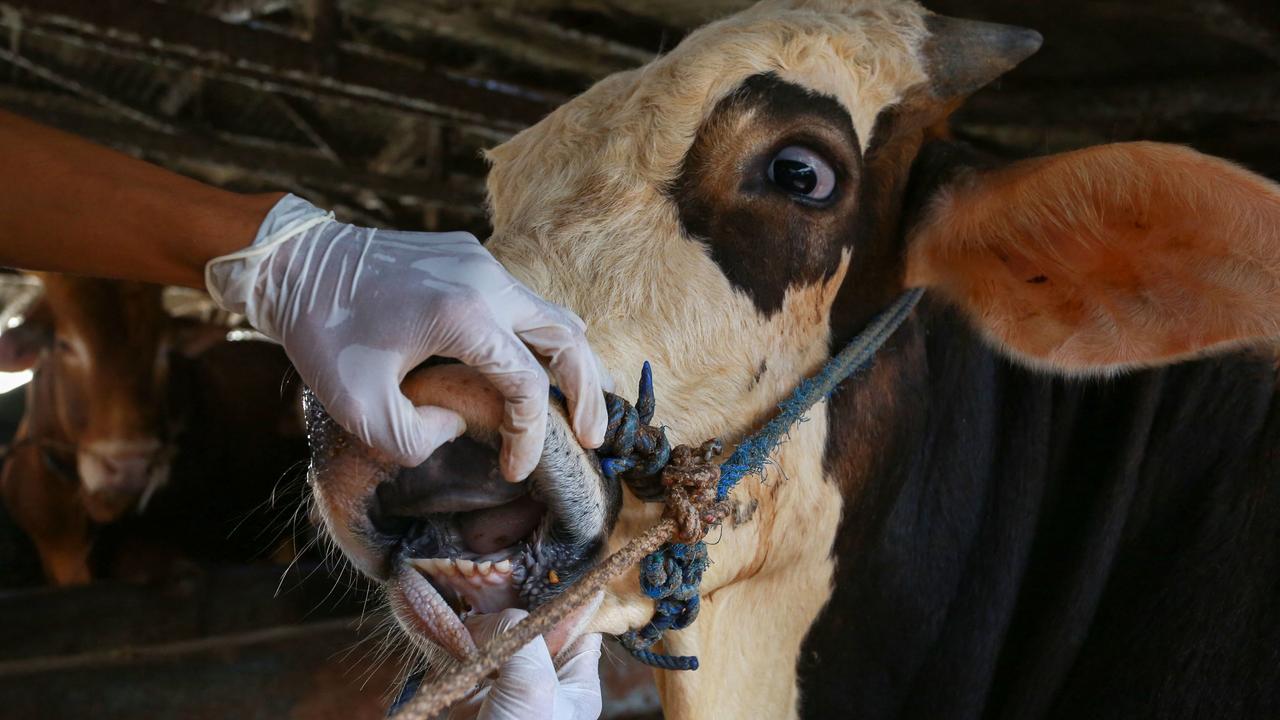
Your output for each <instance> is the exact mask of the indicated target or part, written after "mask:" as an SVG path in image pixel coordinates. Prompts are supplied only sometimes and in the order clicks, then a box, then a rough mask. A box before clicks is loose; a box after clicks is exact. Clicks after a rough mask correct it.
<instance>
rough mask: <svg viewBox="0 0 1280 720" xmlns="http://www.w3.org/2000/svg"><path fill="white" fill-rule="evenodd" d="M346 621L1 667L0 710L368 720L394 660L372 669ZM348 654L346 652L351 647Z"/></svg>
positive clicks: (59, 717) (378, 708)
mask: <svg viewBox="0 0 1280 720" xmlns="http://www.w3.org/2000/svg"><path fill="white" fill-rule="evenodd" d="M361 640H362V634H361V633H360V632H358V631H357V630H355V629H354V624H353V622H352V621H351V620H349V619H343V620H334V621H329V622H325V623H316V624H311V625H305V626H301V627H286V628H272V629H268V630H261V631H256V632H252V633H244V634H240V635H234V636H224V637H218V638H213V639H205V640H198V641H190V642H183V643H173V644H168V645H164V646H158V647H149V648H144V649H138V650H132V651H128V652H101V653H91V654H86V655H77V656H71V657H64V658H41V659H36V660H26V661H10V662H5V663H0V716H2V717H6V718H15V719H16V718H40V719H41V720H63V719H64V718H65V719H66V720H72V719H73V718H74V719H76V720H80V719H82V718H90V717H91V718H94V719H95V720H126V719H128V720H136V719H137V718H147V719H148V720H215V719H216V720H225V719H226V718H235V720H279V719H280V718H290V719H291V720H339V719H340V718H341V719H342V720H366V719H367V720H374V718H380V717H382V716H383V713H384V710H385V707H386V699H385V696H386V695H387V694H388V693H389V692H390V691H391V689H392V688H394V687H395V685H396V680H397V676H398V673H399V666H398V665H399V663H398V662H386V663H382V664H381V665H380V666H377V667H374V666H373V665H372V664H371V663H370V662H369V660H368V659H367V658H366V657H365V655H366V654H367V653H365V652H362V651H361V648H362V647H367V648H368V649H370V650H372V649H374V648H375V646H373V645H367V646H363V645H357V643H360V642H361ZM353 650H354V651H353Z"/></svg>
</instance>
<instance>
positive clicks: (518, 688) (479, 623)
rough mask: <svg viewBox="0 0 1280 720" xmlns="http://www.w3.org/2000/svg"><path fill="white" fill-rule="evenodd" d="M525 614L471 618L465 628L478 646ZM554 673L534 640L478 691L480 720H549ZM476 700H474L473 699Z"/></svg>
mask: <svg viewBox="0 0 1280 720" xmlns="http://www.w3.org/2000/svg"><path fill="white" fill-rule="evenodd" d="M527 616H528V613H527V612H525V611H523V610H517V609H514V608H511V609H507V610H503V611H502V612H500V613H491V614H479V615H472V616H471V617H469V618H467V619H466V621H465V624H466V626H467V630H468V631H469V632H470V633H471V637H472V638H473V639H475V641H476V643H477V644H479V645H482V646H483V645H485V644H487V643H488V642H490V641H492V640H493V638H494V637H496V636H497V635H498V634H500V633H503V632H506V631H507V630H509V629H511V628H512V627H514V626H515V625H516V624H518V623H519V622H520V621H521V620H522V619H523V618H525V617H527ZM556 687H557V683H556V669H555V665H554V664H553V663H552V661H551V653H550V652H548V651H547V644H546V641H544V640H543V639H542V638H541V637H537V638H534V639H533V640H532V641H530V642H529V643H528V644H526V645H525V646H524V647H522V648H520V650H519V651H517V652H516V653H515V654H514V655H512V656H511V658H510V659H508V660H507V661H506V662H504V663H503V664H502V666H501V667H500V668H498V678H497V680H494V681H493V684H492V685H490V686H489V687H488V689H487V690H486V691H482V693H483V699H482V700H481V701H480V711H479V717H480V718H481V719H482V720H508V719H510V720H517V719H519V720H523V719H524V718H551V717H552V713H553V711H554V708H555V705H556ZM477 697H478V696H477Z"/></svg>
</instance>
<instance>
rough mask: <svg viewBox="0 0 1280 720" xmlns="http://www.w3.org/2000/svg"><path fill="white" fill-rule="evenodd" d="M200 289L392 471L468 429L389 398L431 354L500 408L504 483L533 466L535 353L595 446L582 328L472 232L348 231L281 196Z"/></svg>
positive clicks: (437, 411) (594, 378) (589, 357)
mask: <svg viewBox="0 0 1280 720" xmlns="http://www.w3.org/2000/svg"><path fill="white" fill-rule="evenodd" d="M205 281H206V284H207V285H208V287H209V292H210V294H212V295H213V298H214V301H215V302H217V303H218V304H219V305H220V306H222V307H223V308H225V309H227V310H230V311H232V312H237V313H241V314H243V315H244V316H245V317H246V318H248V321H249V323H250V324H252V325H253V326H254V327H255V328H257V329H258V330H260V331H261V332H262V333H264V334H266V335H267V336H268V337H271V338H272V339H274V340H277V341H279V342H280V343H281V344H282V345H284V349H285V352H286V353H288V355H289V359H290V360H292V361H293V364H294V367H296V368H297V370H298V373H299V374H300V375H301V376H302V379H303V381H304V382H306V384H307V385H308V386H309V387H310V388H311V390H312V391H313V392H314V393H315V394H316V397H317V398H318V399H319V400H320V402H321V403H322V404H323V405H324V407H325V409H326V410H328V412H329V414H330V415H331V416H332V417H333V418H334V419H335V420H336V421H338V423H340V424H341V425H342V426H343V427H345V428H346V429H347V430H349V431H351V432H352V433H354V434H355V435H356V436H357V437H359V438H360V439H361V440H362V441H364V442H365V443H367V444H370V445H373V446H375V447H378V448H380V449H382V450H383V451H384V452H386V453H388V454H389V455H390V456H391V457H393V458H394V459H395V460H396V461H397V462H399V463H400V464H402V465H409V466H412V465H417V464H419V463H421V462H422V461H424V460H426V458H427V456H429V455H430V454H431V453H432V452H433V451H435V449H436V448H437V447H439V446H440V445H441V444H443V443H445V442H448V441H449V440H452V439H454V438H456V437H457V436H459V435H460V434H462V432H463V430H464V429H465V425H464V423H463V420H462V418H461V417H460V416H459V415H458V414H457V413H454V412H452V411H450V410H446V409H444V408H438V407H418V408H415V407H414V406H413V404H412V403H411V402H410V401H409V399H408V398H406V397H405V396H404V394H403V393H401V392H400V382H401V380H403V379H404V377H405V375H406V374H408V372H409V371H410V370H412V369H413V368H414V367H415V366H417V365H418V364H419V363H421V362H422V361H423V360H426V359H427V358H428V357H431V356H445V357H451V358H455V359H457V360H460V361H462V362H464V363H466V364H467V365H470V366H472V367H474V368H476V369H477V370H479V371H480V372H482V373H483V374H484V375H485V376H487V377H488V379H489V381H490V382H491V383H492V384H493V385H494V387H496V388H497V389H498V390H499V391H500V392H501V393H502V394H503V395H504V396H505V397H506V400H507V403H506V410H505V412H504V414H503V423H502V428H501V434H502V450H501V453H500V455H499V459H500V466H501V468H502V472H503V475H504V476H506V478H507V479H508V480H512V481H517V480H521V479H523V478H524V477H525V476H526V475H528V474H529V473H530V472H531V471H532V470H533V468H534V467H535V466H536V465H537V463H538V459H539V457H540V456H541V454H542V443H543V437H544V435H545V433H546V417H547V401H548V398H547V393H548V378H547V375H546V372H544V370H543V368H542V366H541V365H540V364H539V363H538V360H537V359H536V358H535V357H534V354H533V352H537V353H538V354H540V355H542V356H544V357H545V358H546V359H547V360H548V364H549V367H550V369H551V372H552V373H553V374H554V376H555V378H556V381H557V382H558V384H559V386H560V388H561V389H562V390H563V391H564V393H565V395H566V396H567V398H568V400H569V407H570V412H571V416H572V421H573V427H574V430H575V432H576V434H577V436H578V441H579V442H581V443H582V444H583V445H584V446H585V447H592V448H594V447H598V446H599V444H600V442H601V441H602V440H603V438H604V429H605V423H606V415H605V407H604V399H603V395H602V394H601V390H600V379H599V368H598V367H597V365H596V361H595V356H594V355H593V354H592V352H591V349H590V348H589V347H588V346H587V341H586V336H585V335H584V334H583V331H584V330H585V326H584V325H583V323H582V321H581V320H580V319H578V317H577V316H576V315H574V314H573V313H571V312H569V311H568V310H565V309H564V308H562V307H560V306H558V305H553V304H551V303H549V302H547V301H545V300H542V299H541V298H539V297H538V296H537V295H534V294H533V292H532V291H530V290H529V289H528V288H526V287H525V286H524V285H522V284H521V283H520V282H519V281H518V280H516V279H515V278H514V277H512V276H511V275H510V274H509V273H508V272H507V271H506V270H505V269H503V267H502V266H501V265H499V264H498V262H497V261H496V260H494V259H493V256H491V255H490V254H489V252H488V251H487V250H485V249H484V247H482V246H481V245H480V243H479V242H477V241H476V239H475V237H473V236H472V235H470V234H469V233H465V232H453V233H410V232H394V231H386V230H373V229H369V228H362V227H356V226H354V225H348V224H346V223H340V222H337V221H335V220H334V219H333V214H332V213H325V212H323V211H321V210H319V209H318V208H316V207H315V206H313V205H311V204H310V203H308V202H306V201H305V200H302V199H301V198H298V197H295V196H293V195H288V196H286V197H285V198H284V199H282V200H281V201H280V202H279V203H277V204H276V206H275V207H274V208H272V210H271V212H270V213H269V214H268V215H267V217H266V219H265V220H263V222H262V226H261V227H260V228H259V230H258V237H257V239H256V240H255V241H254V243H253V245H251V246H249V247H248V248H245V249H244V250H241V251H239V252H235V253H232V254H230V255H224V256H222V257H220V258H215V259H214V260H212V261H211V262H210V263H209V264H208V266H207V267H206V269H205ZM531 349H532V351H533V352H531V351H530V350H531Z"/></svg>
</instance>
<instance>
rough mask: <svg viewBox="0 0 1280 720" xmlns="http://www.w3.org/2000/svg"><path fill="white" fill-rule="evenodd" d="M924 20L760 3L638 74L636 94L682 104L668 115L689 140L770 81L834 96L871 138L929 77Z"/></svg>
mask: <svg viewBox="0 0 1280 720" xmlns="http://www.w3.org/2000/svg"><path fill="white" fill-rule="evenodd" d="M925 15H926V13H925V11H924V10H923V9H922V8H921V7H920V6H919V5H917V4H916V3H914V2H900V1H893V0H861V1H860V0H811V1H797V0H792V1H790V2H762V3H760V4H758V5H756V6H755V7H753V8H751V9H750V10H748V11H746V12H744V13H740V14H739V15H736V16H733V17H731V18H727V19H725V20H722V21H720V22H718V23H713V24H711V25H708V26H707V27H705V28H702V29H701V30H699V31H697V32H695V33H693V34H692V35H690V36H689V38H688V39H687V40H686V41H685V42H683V43H681V45H680V46H679V47H677V48H676V49H675V50H673V51H672V52H671V53H670V54H669V55H667V56H665V57H663V58H661V59H659V60H657V61H655V62H654V63H653V64H652V65H651V66H650V67H649V69H648V70H647V71H646V72H644V73H642V75H641V79H640V81H639V82H638V88H637V92H638V95H639V96H640V98H641V99H642V101H649V103H651V102H652V101H653V100H655V99H656V100H659V101H661V100H663V99H664V98H669V97H673V96H675V97H679V96H684V97H687V102H688V107H687V108H666V109H665V111H666V112H668V114H669V115H670V117H671V121H672V122H674V123H679V124H682V125H684V128H683V129H684V131H685V132H686V133H688V132H691V130H692V127H691V126H696V125H697V124H699V123H700V122H701V121H702V120H704V119H705V118H706V117H707V115H708V114H709V113H710V112H711V111H712V109H713V108H714V107H715V106H716V104H717V103H718V102H719V100H721V99H722V98H723V97H725V96H726V95H728V94H729V93H732V92H734V91H735V90H736V89H737V88H738V87H739V86H740V85H741V83H742V82H743V81H744V80H746V79H747V78H750V77H752V76H755V75H760V74H764V73H772V74H774V75H777V76H779V77H781V78H782V79H784V80H787V81H788V82H791V83H794V84H796V85H799V86H801V87H804V88H806V89H808V90H811V91H813V92H816V93H819V94H822V95H827V96H830V97H833V98H835V99H836V100H837V101H839V102H840V103H841V104H842V105H843V106H844V107H845V109H846V110H847V111H848V112H849V115H850V117H851V119H852V121H853V125H854V128H855V129H856V130H857V132H858V136H859V137H861V138H864V139H870V137H871V134H872V128H873V127H874V125H875V120H876V117H877V116H878V115H879V114H880V112H881V111H882V110H883V109H884V108H885V107H886V106H888V105H892V104H893V103H895V102H897V101H898V100H900V99H901V98H902V96H903V94H904V93H905V92H906V91H907V90H908V89H909V88H912V87H914V86H916V85H919V84H920V83H922V82H924V81H925V80H926V79H927V76H926V72H925V68H924V63H923V62H922V60H921V57H920V48H921V46H922V45H923V43H924V40H925V38H926V36H927V34H928V31H927V30H926V28H925V20H924V18H925ZM646 104H647V103H646ZM650 107H653V106H652V105H650ZM672 110H675V111H676V112H670V111H672Z"/></svg>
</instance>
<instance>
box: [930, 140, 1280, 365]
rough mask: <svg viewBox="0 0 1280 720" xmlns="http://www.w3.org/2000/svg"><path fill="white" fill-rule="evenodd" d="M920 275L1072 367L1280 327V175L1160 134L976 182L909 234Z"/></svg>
mask: <svg viewBox="0 0 1280 720" xmlns="http://www.w3.org/2000/svg"><path fill="white" fill-rule="evenodd" d="M907 280H908V283H909V284H910V285H912V286H924V287H929V288H931V289H934V290H936V291H938V292H940V293H941V294H942V295H945V296H946V297H947V298H949V299H950V300H951V301H953V302H955V303H957V304H958V305H960V306H961V307H962V308H963V309H964V310H965V311H966V312H967V313H968V314H969V315H970V317H971V318H972V319H973V321H974V322H975V323H976V324H977V325H979V327H980V328H981V329H982V331H983V332H984V333H985V334H987V335H988V336H989V337H990V338H992V339H993V340H994V341H996V342H997V343H998V344H999V345H1001V346H1002V347H1004V348H1006V349H1007V350H1009V351H1010V352H1011V353H1012V354H1013V355H1015V356H1018V357H1021V358H1024V359H1026V360H1029V361H1031V362H1033V363H1035V364H1037V365H1041V366H1048V367H1052V368H1056V369H1060V370H1064V371H1069V372H1091V371H1105V370H1109V369H1115V368H1120V367H1125V366H1134V365H1149V364H1155V363H1162V362H1169V361H1173V360H1176V359H1179V358H1183V357H1186V356H1189V355H1194V354H1197V353H1201V352H1204V351H1206V350H1210V349H1212V348H1215V347H1219V346H1223V345H1229V344H1239V343H1245V342H1250V341H1257V340H1259V339H1262V338H1271V337H1275V336H1277V335H1280V186H1277V185H1276V184H1275V183H1272V182H1270V181H1268V180H1266V179H1265V178H1262V177H1260V176H1258V175H1254V174H1252V173H1250V172H1248V171H1246V170H1243V169H1241V168H1239V167H1237V166H1235V165H1232V164H1231V163H1229V162H1226V161H1225V160H1221V159H1218V158H1213V157H1209V156H1206V155H1202V154H1200V153H1197V152H1194V151H1192V150H1189V149H1187V148H1183V147H1178V146H1172V145H1161V144H1155V143H1125V144H1115V145H1104V146H1099V147H1095V148H1089V149H1086V150H1080V151H1076V152H1070V153H1064V154H1060V155H1052V156H1048V157H1043V158H1037V159H1033V160H1027V161H1023V162H1019V163H1016V164H1013V165H1010V166H1008V167H1006V168H1003V169H1000V170H995V171H990V172H986V173H982V174H979V175H976V176H971V177H968V178H966V179H964V180H962V181H960V182H958V183H957V184H956V185H955V186H953V187H951V188H948V189H947V190H946V191H944V192H943V193H942V194H940V195H939V196H938V198H937V199H936V200H935V202H934V205H933V206H932V207H931V208H930V210H929V213H928V214H927V217H926V219H925V220H924V221H923V222H922V223H921V225H920V226H919V227H918V229H917V230H916V232H915V233H914V235H913V237H912V239H911V249H910V256H909V259H908V273H907Z"/></svg>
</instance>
